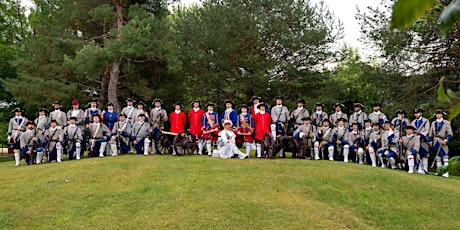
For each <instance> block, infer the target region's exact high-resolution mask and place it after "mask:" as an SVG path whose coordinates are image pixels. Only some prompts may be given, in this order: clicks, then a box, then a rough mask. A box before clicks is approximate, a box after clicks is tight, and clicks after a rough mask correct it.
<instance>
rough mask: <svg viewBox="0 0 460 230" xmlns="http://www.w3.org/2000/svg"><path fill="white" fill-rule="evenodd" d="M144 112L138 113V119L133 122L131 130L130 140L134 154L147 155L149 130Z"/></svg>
mask: <svg viewBox="0 0 460 230" xmlns="http://www.w3.org/2000/svg"><path fill="white" fill-rule="evenodd" d="M145 119H146V117H145V114H143V113H141V114H139V115H138V119H137V120H138V121H136V122H135V123H134V124H133V128H132V131H131V141H132V143H133V146H134V148H135V150H136V154H142V153H144V155H146V156H147V155H149V145H150V138H149V130H150V124H149V123H148V122H147V121H146V120H145Z"/></svg>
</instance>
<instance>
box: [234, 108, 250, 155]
mask: <svg viewBox="0 0 460 230" xmlns="http://www.w3.org/2000/svg"><path fill="white" fill-rule="evenodd" d="M240 111H241V113H240V115H239V116H238V120H237V121H238V122H237V124H236V127H237V129H236V130H235V132H236V134H237V135H238V136H237V140H238V139H239V140H242V143H243V146H244V147H245V148H246V155H247V156H248V157H249V155H250V153H251V144H252V142H253V141H254V138H253V135H254V120H253V119H252V116H251V114H249V113H248V106H247V105H242V106H241V107H240ZM238 137H240V138H238Z"/></svg>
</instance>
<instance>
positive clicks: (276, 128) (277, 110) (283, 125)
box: [270, 96, 289, 158]
mask: <svg viewBox="0 0 460 230" xmlns="http://www.w3.org/2000/svg"><path fill="white" fill-rule="evenodd" d="M283 102H284V99H283V98H282V97H279V96H277V97H276V98H275V106H273V107H272V109H271V113H270V116H271V118H272V124H271V126H270V130H271V132H272V135H273V136H274V137H275V139H277V138H278V137H283V136H285V135H286V134H287V125H288V123H287V122H288V121H289V109H288V108H287V107H286V106H284V105H283ZM273 154H276V153H273ZM279 154H280V157H282V158H284V157H286V156H285V155H284V151H283V149H281V150H280V151H279Z"/></svg>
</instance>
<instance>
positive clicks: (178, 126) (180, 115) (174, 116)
mask: <svg viewBox="0 0 460 230" xmlns="http://www.w3.org/2000/svg"><path fill="white" fill-rule="evenodd" d="M173 107H174V111H172V112H171V115H169V117H170V120H169V121H170V123H171V127H170V130H169V131H170V132H171V133H180V132H182V131H184V128H185V123H186V122H187V116H186V115H185V113H184V112H183V111H182V107H184V106H183V105H182V104H181V103H179V102H176V103H174V105H173ZM173 155H176V149H175V148H173Z"/></svg>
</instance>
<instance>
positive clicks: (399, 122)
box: [391, 109, 411, 136]
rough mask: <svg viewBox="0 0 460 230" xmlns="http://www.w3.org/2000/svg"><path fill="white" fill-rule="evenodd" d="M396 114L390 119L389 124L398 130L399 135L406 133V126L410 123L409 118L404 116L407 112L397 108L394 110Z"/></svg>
mask: <svg viewBox="0 0 460 230" xmlns="http://www.w3.org/2000/svg"><path fill="white" fill-rule="evenodd" d="M396 115H397V116H396V117H395V118H393V119H392V120H391V124H392V125H393V127H394V128H395V130H398V132H399V133H400V134H401V136H404V135H406V127H407V126H408V125H409V124H411V123H410V120H409V119H407V118H406V117H405V116H406V115H407V112H406V111H404V110H402V109H398V110H397V111H396Z"/></svg>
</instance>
